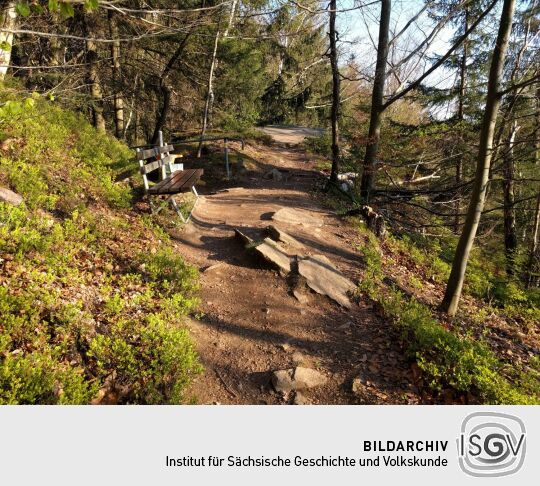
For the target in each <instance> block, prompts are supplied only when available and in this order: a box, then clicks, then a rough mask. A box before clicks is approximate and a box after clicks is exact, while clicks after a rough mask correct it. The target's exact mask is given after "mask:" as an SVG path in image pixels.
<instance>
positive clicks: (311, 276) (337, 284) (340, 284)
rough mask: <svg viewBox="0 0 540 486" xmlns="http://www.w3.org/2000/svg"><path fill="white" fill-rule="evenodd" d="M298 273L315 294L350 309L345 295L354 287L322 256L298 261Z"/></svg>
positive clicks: (350, 305)
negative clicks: (326, 297) (324, 296)
mask: <svg viewBox="0 0 540 486" xmlns="http://www.w3.org/2000/svg"><path fill="white" fill-rule="evenodd" d="M298 273H299V274H300V275H301V276H302V277H304V278H305V279H306V282H307V284H308V286H309V287H310V288H311V289H312V290H314V291H315V292H317V293H319V294H323V295H326V296H328V297H330V298H331V299H332V300H334V301H336V302H337V303H338V304H340V305H342V306H343V307H347V308H351V307H352V304H351V301H350V300H349V297H348V295H347V293H348V292H350V291H352V290H354V288H355V285H354V284H353V283H352V282H351V281H350V280H349V279H348V278H346V277H345V276H344V275H343V274H342V273H341V272H340V271H339V270H338V269H337V268H336V267H335V266H334V265H333V264H332V262H331V261H330V260H329V259H328V258H327V257H325V256H324V255H313V256H309V257H306V258H301V259H299V260H298Z"/></svg>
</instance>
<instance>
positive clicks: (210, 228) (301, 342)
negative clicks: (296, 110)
mask: <svg viewBox="0 0 540 486" xmlns="http://www.w3.org/2000/svg"><path fill="white" fill-rule="evenodd" d="M295 130H296V129H295ZM281 131H283V129H281ZM280 135H282V134H275V136H276V138H277V140H276V139H274V142H273V143H272V144H270V145H253V144H251V145H248V146H246V149H245V151H244V163H243V170H241V171H237V173H236V174H235V173H233V175H234V176H235V179H234V181H230V182H229V183H228V184H226V186H227V187H226V188H225V189H221V190H219V187H217V188H216V187H213V186H214V185H213V184H212V183H211V182H210V183H208V180H210V181H211V180H212V176H211V174H210V172H211V171H208V177H207V178H206V179H207V186H206V187H202V188H201V191H200V192H201V193H203V194H205V193H206V195H203V196H202V197H201V199H200V200H199V202H198V204H197V206H196V209H195V211H194V213H193V218H192V221H191V222H190V223H189V224H188V225H186V226H184V227H183V228H180V229H178V230H177V231H174V232H173V234H172V236H173V238H174V240H175V241H176V243H177V245H178V247H179V251H180V252H181V253H182V255H183V257H184V258H185V259H186V260H187V261H188V262H190V263H192V264H193V265H195V266H197V267H198V268H199V269H200V271H201V293H200V296H201V301H202V302H201V311H202V313H203V315H202V318H201V319H200V320H192V321H190V323H189V327H190V331H191V333H192V335H193V338H194V340H195V342H196V346H197V350H198V352H199V354H200V357H201V360H202V362H203V364H204V367H205V372H204V374H203V375H201V376H200V377H198V378H197V379H196V380H195V382H194V384H193V385H192V387H191V390H190V395H191V396H193V397H194V398H195V400H196V401H197V402H198V403H207V404H212V403H220V404H282V403H312V404H363V403H365V404H372V403H373V404H375V403H395V404H397V403H401V404H407V403H422V402H425V401H426V400H428V398H427V397H422V396H421V395H420V393H419V391H418V390H417V389H416V387H415V386H414V384H413V381H414V376H413V370H412V369H411V366H410V363H408V362H407V360H406V359H405V357H404V356H403V352H402V349H401V348H400V347H399V344H398V341H399V339H398V336H397V335H396V331H395V328H394V327H393V326H392V324H391V323H389V322H385V320H383V319H381V318H379V317H378V316H377V313H376V312H374V309H373V305H372V303H370V302H368V301H363V300H360V302H358V303H354V305H353V306H352V308H351V309H346V308H343V307H340V306H339V305H337V304H336V303H334V302H333V301H331V300H330V299H329V298H327V297H325V296H323V295H319V294H316V293H314V292H310V291H309V290H305V291H304V292H303V294H304V295H305V296H306V298H305V299H304V298H302V299H301V300H303V302H300V301H299V300H297V298H296V297H295V296H294V295H293V292H292V290H291V287H290V285H289V284H290V282H289V281H288V280H287V279H286V278H284V277H283V276H281V275H280V274H279V272H278V271H276V270H274V269H272V267H271V266H269V265H268V264H267V263H266V262H265V261H264V260H262V259H260V258H257V255H255V254H253V252H249V251H247V250H246V249H245V248H244V245H243V244H242V242H240V241H239V239H238V238H235V234H234V230H235V229H236V228H238V229H240V230H241V231H242V232H243V233H245V234H247V235H248V236H251V237H252V238H255V239H261V238H260V235H261V234H262V232H263V230H264V228H265V227H266V226H268V225H269V224H271V223H273V224H275V225H276V226H278V227H279V228H280V229H282V230H284V231H286V232H287V233H288V234H289V235H291V236H293V237H294V238H296V239H297V240H298V241H300V242H301V243H302V244H303V245H304V246H305V250H302V252H301V253H302V254H303V255H310V254H319V255H320V254H322V255H325V256H326V257H328V258H329V259H330V260H331V261H332V262H333V263H334V265H336V267H337V268H338V269H339V270H340V271H341V272H343V274H344V275H345V276H347V277H348V278H349V279H350V280H352V281H353V282H355V283H356V282H358V281H359V280H360V278H361V261H360V255H359V253H358V252H357V251H355V245H359V244H361V241H362V240H361V237H360V235H359V234H358V231H357V230H355V228H354V227H353V226H352V225H350V224H348V223H346V222H344V221H343V220H342V219H340V218H339V217H338V216H336V215H335V213H333V212H332V211H330V210H328V209H327V208H325V206H324V205H323V203H322V202H321V201H320V197H317V195H316V192H315V191H314V188H316V187H317V184H321V182H322V178H321V173H320V172H319V171H318V170H317V166H318V164H319V162H318V161H317V160H316V159H314V158H313V157H310V156H308V155H307V154H306V153H305V151H304V150H303V149H302V148H301V146H299V145H297V144H291V143H290V140H291V138H290V136H289V135H288V134H286V133H285V134H284V137H285V138H283V137H281V136H280ZM292 136H293V138H294V137H296V138H295V142H296V143H297V142H298V141H300V140H302V138H303V137H298V136H297V134H296V133H293V134H292ZM273 169H277V170H279V171H280V174H281V176H282V178H281V180H275V179H274V178H272V177H268V176H267V175H268V173H269V172H271V171H272V170H273ZM219 170H221V171H223V172H224V168H223V167H222V166H221V167H219ZM265 176H266V177H265ZM218 186H219V184H218ZM212 191H214V192H212ZM320 194H321V193H320V192H319V195H320ZM280 208H294V209H296V210H298V211H301V212H302V213H303V214H305V215H306V220H308V219H309V217H310V216H311V217H315V218H319V219H322V220H323V222H324V224H323V225H322V226H321V227H313V226H311V225H309V224H304V225H303V224H293V225H289V224H284V223H275V222H273V221H269V219H270V218H271V215H272V214H273V213H274V212H275V211H277V210H279V209H280ZM295 366H302V367H307V368H311V369H314V370H317V371H318V372H320V373H322V374H323V375H324V376H325V377H326V378H327V380H326V383H325V384H324V385H322V386H319V387H315V388H312V389H310V390H309V391H307V392H303V393H302V394H301V395H300V394H297V395H295V393H294V392H292V393H283V392H280V393H278V392H276V391H275V390H274V388H273V386H272V384H271V375H272V372H274V371H275V370H282V369H289V368H294V367H295ZM353 380H354V383H355V385H354V386H353ZM353 388H354V391H353Z"/></svg>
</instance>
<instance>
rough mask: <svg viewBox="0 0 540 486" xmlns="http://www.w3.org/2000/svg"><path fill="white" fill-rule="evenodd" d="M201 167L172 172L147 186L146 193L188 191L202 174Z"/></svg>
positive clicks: (157, 193)
mask: <svg viewBox="0 0 540 486" xmlns="http://www.w3.org/2000/svg"><path fill="white" fill-rule="evenodd" d="M203 172H204V171H203V169H186V170H180V171H177V172H173V173H172V174H171V175H170V176H169V177H166V178H165V179H163V180H162V181H160V182H158V183H157V184H155V185H153V186H151V187H149V188H148V194H153V195H160V194H178V193H181V192H189V191H191V190H192V189H193V187H194V186H195V184H197V182H198V181H199V179H200V178H201V177H202V175H203Z"/></svg>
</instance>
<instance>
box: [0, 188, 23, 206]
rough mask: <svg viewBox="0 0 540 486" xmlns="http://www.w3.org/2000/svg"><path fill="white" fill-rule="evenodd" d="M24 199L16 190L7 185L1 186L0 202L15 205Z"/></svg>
mask: <svg viewBox="0 0 540 486" xmlns="http://www.w3.org/2000/svg"><path fill="white" fill-rule="evenodd" d="M23 201H24V199H23V198H22V196H19V195H18V194H17V193H16V192H13V191H11V190H10V189H8V188H6V187H0V202H5V203H7V204H12V205H13V206H20V205H21V204H22V203H23Z"/></svg>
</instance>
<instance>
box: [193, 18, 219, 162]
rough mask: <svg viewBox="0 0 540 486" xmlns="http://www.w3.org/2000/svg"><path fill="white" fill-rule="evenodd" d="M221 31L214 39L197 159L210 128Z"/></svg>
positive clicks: (217, 32)
mask: <svg viewBox="0 0 540 486" xmlns="http://www.w3.org/2000/svg"><path fill="white" fill-rule="evenodd" d="M219 36H220V30H219V28H218V30H217V31H216V37H215V39H214V49H213V51H212V60H211V62H210V72H209V73H208V86H207V88H206V103H205V105H204V114H203V120H202V127H201V140H200V142H199V147H198V149H197V158H200V156H201V153H202V146H203V138H204V135H205V133H206V128H207V126H208V116H209V113H210V111H211V109H212V104H213V102H214V69H215V67H216V61H217V49H218V44H219Z"/></svg>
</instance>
